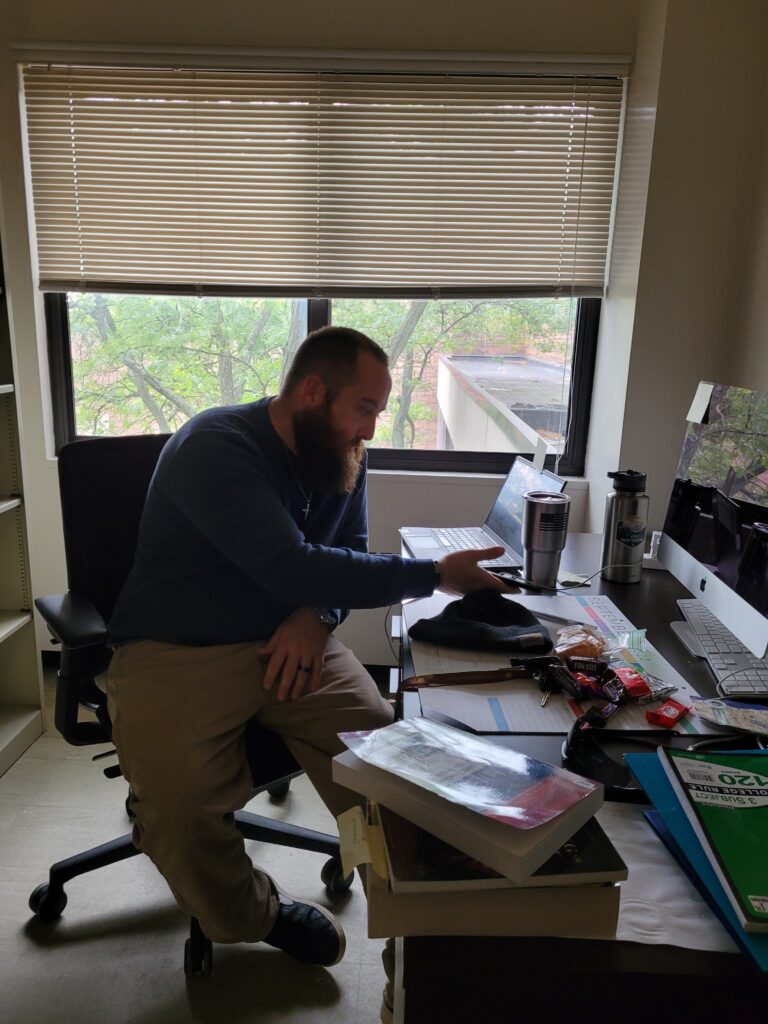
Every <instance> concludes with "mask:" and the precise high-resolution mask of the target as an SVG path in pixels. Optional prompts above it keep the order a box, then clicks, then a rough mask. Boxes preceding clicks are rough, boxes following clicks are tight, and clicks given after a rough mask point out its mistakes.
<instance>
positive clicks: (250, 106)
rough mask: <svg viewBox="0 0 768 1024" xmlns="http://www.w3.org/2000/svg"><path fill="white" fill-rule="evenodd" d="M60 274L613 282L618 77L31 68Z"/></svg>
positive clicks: (486, 286)
mask: <svg viewBox="0 0 768 1024" xmlns="http://www.w3.org/2000/svg"><path fill="white" fill-rule="evenodd" d="M24 97H25V104H26V116H27V131H28V146H29V163H30V170H31V178H32V190H33V198H34V214H35V226H36V234H37V251H38V259H39V270H40V284H41V286H42V287H43V288H45V289H47V290H59V291H61V290H76V289H99V290H105V291H107V290H117V291H120V290H127V289H131V290H132V289H140V290H166V291H182V292H183V291H191V290H194V291H198V292H203V293H204V292H206V291H210V292H221V291H227V290H229V289H235V290H237V291H240V292H246V293H247V292H252V293H270V294H305V295H317V294H325V295H335V294H338V295H343V294H348V295H354V294H368V295H371V294H393V295H396V294H403V295H412V294H419V293H424V294H445V295H450V294H470V293H471V294H483V293H486V292H487V293H502V292H503V293H507V294H513V293H515V292H528V293H542V292H551V293H557V292H562V291H570V290H573V291H574V293H576V294H587V295H588V294H600V293H601V291H602V287H603V279H604V273H605V261H606V250H607V245H608V235H609V226H610V216H611V199H612V191H613V181H614V166H615V160H616V149H617V140H618V133H619V123H620V113H621V98H622V85H621V81H620V80H619V79H611V78H583V77H537V76H511V77H503V76H494V77H491V76H488V77H478V76H460V75H394V74H386V75H385V74H371V75H367V74H344V73H327V72H326V73H310V72H301V73H295V74H294V73H277V72H258V73H257V72H252V73H251V72H231V71H222V72H212V71H191V70H165V69H154V70H146V69H140V68H85V67H83V68H81V67H59V66H45V67H42V66H27V67H26V68H25V69H24Z"/></svg>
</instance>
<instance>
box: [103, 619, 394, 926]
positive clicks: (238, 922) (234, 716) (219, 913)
mask: <svg viewBox="0 0 768 1024" xmlns="http://www.w3.org/2000/svg"><path fill="white" fill-rule="evenodd" d="M259 646H260V645H259V644H252V643H242V644H224V645H221V646H215V647H186V646H182V645H178V644H168V643H159V642H157V641H140V642H138V643H133V644H128V645H125V646H123V647H119V648H118V649H117V650H116V651H115V653H114V657H113V659H112V663H111V665H110V669H109V675H108V681H107V694H108V697H109V712H110V715H111V717H112V724H113V738H114V742H115V745H116V747H117V751H118V754H119V757H120V766H121V768H122V770H123V773H124V775H125V777H126V779H127V780H128V782H129V783H130V785H131V789H132V792H133V810H134V811H135V814H136V820H135V825H134V842H135V844H136V846H137V847H139V849H140V850H142V851H143V852H144V853H146V854H148V856H149V857H150V858H151V859H152V860H153V861H154V863H155V865H156V866H157V867H158V869H159V870H160V872H161V873H162V875H163V876H164V877H165V879H166V881H167V882H168V884H169V885H170V887H171V890H172V892H173V894H174V896H175V897H176V900H177V902H178V904H179V906H180V907H181V908H182V909H183V910H184V911H185V912H186V913H188V914H190V915H192V916H194V917H197V918H198V920H199V921H200V925H201V927H202V929H203V931H204V932H205V934H206V935H207V936H208V937H209V938H211V939H213V940H214V941H217V942H255V941H257V940H258V939H261V938H263V937H264V936H265V935H267V934H268V932H269V931H270V929H271V928H272V925H273V923H274V920H275V915H276V913H277V903H276V901H275V897H274V894H273V890H272V887H271V885H270V880H269V877H268V876H267V875H266V874H264V872H262V871H259V870H258V869H255V868H254V867H253V865H252V864H251V861H250V859H249V857H248V856H247V854H246V852H245V846H244V842H243V838H242V836H241V835H240V832H239V831H238V829H237V826H236V824H235V821H234V818H233V812H234V811H236V810H238V809H240V808H241V807H243V806H244V804H245V803H247V801H248V800H249V798H250V795H251V789H252V782H251V775H250V771H249V768H248V763H247V760H246V756H245V743H244V738H243V733H244V730H245V725H246V723H247V722H248V720H249V719H250V718H252V717H254V716H255V717H256V719H257V720H258V721H259V723H260V724H262V725H264V726H266V727H267V728H269V729H272V730H274V731H275V732H277V733H279V734H280V736H282V738H283V739H284V740H285V742H286V744H287V745H288V747H289V748H290V750H291V752H292V753H293V755H294V757H295V758H296V760H297V761H298V762H299V764H300V765H301V767H302V768H303V769H304V770H305V771H306V773H307V774H308V776H309V778H310V779H311V780H312V782H313V784H314V786H315V788H316V789H317V791H318V793H319V794H320V796H321V797H322V799H323V801H324V802H325V804H326V806H327V807H328V809H329V810H330V811H331V813H332V814H333V815H334V816H338V815H339V814H340V813H341V812H342V811H344V810H346V809H347V808H349V807H351V806H352V805H353V804H355V803H357V802H359V799H360V798H359V797H358V796H357V795H356V794H354V793H351V792H350V791H349V790H347V789H344V788H343V787H341V786H337V785H336V784H335V783H334V782H333V781H332V780H331V764H330V759H331V757H333V756H334V755H335V754H338V753H340V752H341V751H342V750H343V749H344V746H343V744H342V743H341V741H340V740H339V739H338V737H337V735H336V734H337V733H338V732H345V731H350V730H356V729H375V728H378V727H379V726H382V725H388V724H389V723H390V722H391V721H392V709H391V707H390V705H389V704H388V703H387V702H386V701H384V700H383V699H382V698H381V696H380V695H379V693H378V690H377V689H376V686H375V684H374V682H373V680H372V679H371V677H370V676H369V675H368V673H367V672H366V671H365V669H364V668H363V666H362V665H361V664H360V662H359V661H358V660H357V658H355V656H354V655H353V654H352V653H351V651H349V650H347V648H346V647H344V645H343V644H341V643H340V642H339V641H338V640H336V639H335V638H333V637H331V638H330V639H329V641H328V647H327V649H326V653H325V663H324V669H323V675H322V679H321V683H320V687H319V689H318V690H317V691H315V692H314V693H308V694H305V695H304V696H302V697H300V698H299V699H298V700H295V701H286V702H284V703H280V702H278V701H277V699H276V696H275V695H276V693H277V687H275V688H273V689H272V690H270V691H265V690H264V689H263V687H262V677H263V671H264V663H263V661H262V659H261V658H260V657H259V656H258V654H257V649H258V647H259Z"/></svg>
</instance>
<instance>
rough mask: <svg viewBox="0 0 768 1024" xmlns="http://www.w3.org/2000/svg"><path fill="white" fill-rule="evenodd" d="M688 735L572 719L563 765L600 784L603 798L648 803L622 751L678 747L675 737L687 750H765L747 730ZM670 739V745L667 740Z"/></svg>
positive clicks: (643, 751)
mask: <svg viewBox="0 0 768 1024" xmlns="http://www.w3.org/2000/svg"><path fill="white" fill-rule="evenodd" d="M691 739H692V737H691V736H689V735H687V734H682V733H675V732H669V731H668V730H666V729H665V730H663V731H661V730H658V731H657V730H653V731H646V730H643V732H642V733H636V732H630V731H629V730H623V729H597V728H587V729H585V728H582V727H580V723H579V722H578V721H576V722H574V723H573V725H572V726H571V730H570V732H569V733H568V735H567V736H566V738H565V741H564V743H563V749H562V757H563V767H564V768H567V769H568V770H569V771H572V772H576V774H577V775H584V776H586V777H587V778H588V779H592V781H593V782H600V783H602V785H603V787H604V789H605V799H606V800H618V801H621V802H623V803H634V804H637V803H648V798H647V797H646V795H645V791H644V790H643V788H642V787H641V786H640V784H639V783H638V781H637V780H636V779H635V777H634V775H633V774H632V772H631V771H630V769H629V767H628V766H627V764H625V762H624V754H630V753H648V752H649V750H653V751H655V750H656V749H657V748H658V747H660V746H663V745H665V744H664V741H665V740H666V741H667V745H672V746H680V745H681V744H680V743H675V742H674V741H675V740H684V741H685V746H686V748H687V749H689V750H701V749H702V748H703V747H711V746H717V745H719V744H724V745H725V749H728V747H730V748H731V749H733V748H734V747H735V748H736V749H742V750H743V749H745V748H750V747H752V746H754V747H756V748H757V749H760V750H764V749H765V743H764V742H763V740H761V738H760V737H759V736H754V735H750V734H748V733H728V734H724V735H721V736H708V737H707V738H705V739H700V740H698V741H697V742H694V743H690V742H689V741H690V740H691ZM670 740H672V743H671V744H670V743H669V741H670Z"/></svg>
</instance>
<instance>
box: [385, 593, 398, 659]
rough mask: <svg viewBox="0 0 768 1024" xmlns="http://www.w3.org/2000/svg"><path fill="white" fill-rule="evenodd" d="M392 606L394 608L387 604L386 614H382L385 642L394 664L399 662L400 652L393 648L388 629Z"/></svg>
mask: <svg viewBox="0 0 768 1024" xmlns="http://www.w3.org/2000/svg"><path fill="white" fill-rule="evenodd" d="M393 608H394V605H392V604H391V605H390V606H389V608H387V611H386V614H385V615H384V634H385V636H386V638H387V643H388V644H389V649H390V651H391V652H392V657H393V658H394V659H395V664H399V663H400V652H399V651H397V650H396V649H395V645H394V644H393V643H392V630H391V629H390V625H391V621H392V609H393Z"/></svg>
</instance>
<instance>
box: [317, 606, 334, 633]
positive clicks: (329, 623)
mask: <svg viewBox="0 0 768 1024" xmlns="http://www.w3.org/2000/svg"><path fill="white" fill-rule="evenodd" d="M314 611H316V612H317V614H318V615H319V616H320V621H321V622H322V624H323V625H324V626H325V628H326V629H327V630H328V632H329V633H332V632H333V631H334V629H336V627H337V626H338V622H337V621H336V616H335V615H334V614H333V613H332V612H329V611H328V609H327V608H315V609H314Z"/></svg>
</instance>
